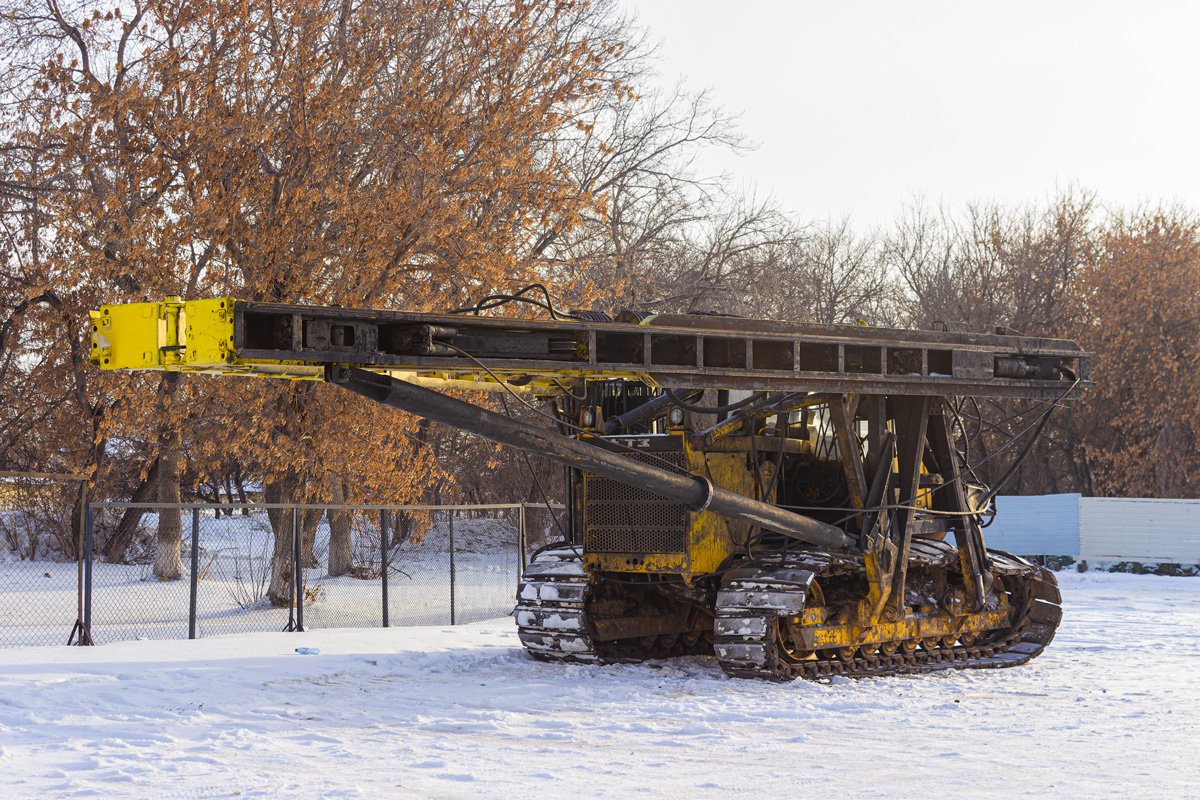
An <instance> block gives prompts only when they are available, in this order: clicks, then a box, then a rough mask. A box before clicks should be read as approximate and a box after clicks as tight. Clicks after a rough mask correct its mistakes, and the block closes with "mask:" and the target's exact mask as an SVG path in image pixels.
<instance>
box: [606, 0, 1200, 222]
mask: <svg viewBox="0 0 1200 800" xmlns="http://www.w3.org/2000/svg"><path fill="white" fill-rule="evenodd" d="M624 2H625V3H626V5H627V7H628V8H629V9H630V10H631V11H633V12H634V13H636V14H637V15H638V17H639V18H640V20H641V22H642V23H643V24H644V25H645V26H647V27H649V29H650V31H651V33H652V36H653V38H654V39H656V40H658V41H659V42H660V43H661V53H662V56H663V62H662V66H661V70H662V80H663V81H664V82H665V83H670V82H672V81H673V80H674V79H675V78H677V77H684V78H686V81H687V85H688V86H689V87H691V88H696V89H698V88H703V87H709V88H711V89H712V91H713V95H714V98H715V100H716V101H717V102H718V103H719V104H721V105H723V106H724V107H726V108H727V109H728V110H730V111H737V112H741V113H742V118H741V129H742V131H743V132H744V133H745V134H746V135H747V136H748V137H749V138H750V139H752V140H753V141H755V142H757V143H758V145H759V146H758V148H757V150H755V151H754V152H752V153H750V154H748V155H745V156H741V157H738V156H733V155H728V154H724V153H714V154H711V155H709V156H708V157H706V159H705V164H706V165H707V166H708V168H709V170H710V171H714V172H721V171H728V172H730V173H732V174H733V175H735V176H736V178H737V179H738V181H739V182H741V183H743V184H744V185H745V186H747V187H748V188H754V189H756V190H757V192H758V193H759V194H760V195H763V194H774V195H775V196H776V197H777V198H778V199H779V200H780V201H781V202H782V204H783V205H784V206H785V207H787V208H789V209H791V210H792V211H795V212H797V213H798V214H800V215H801V216H802V217H805V218H814V217H821V218H823V217H827V216H832V217H835V218H836V217H840V216H843V215H847V214H848V215H850V216H851V218H852V219H853V221H854V222H855V225H856V227H866V226H870V225H884V224H887V223H888V222H890V221H891V220H892V218H893V217H894V216H895V214H896V212H897V211H898V209H899V208H900V206H901V205H902V204H904V203H905V202H906V201H908V200H909V199H911V198H912V197H913V196H914V195H923V196H924V197H925V199H926V200H927V201H928V202H929V203H931V204H933V205H936V204H938V203H941V202H944V203H947V204H948V205H949V206H951V207H952V208H953V207H956V206H960V205H961V204H963V203H965V202H966V201H968V200H972V199H974V200H990V199H995V200H1000V201H1004V202H1013V203H1021V202H1029V201H1044V200H1045V199H1046V198H1048V197H1050V196H1051V195H1053V194H1054V193H1055V191H1056V187H1066V186H1069V185H1071V184H1073V183H1076V184H1080V185H1082V186H1085V187H1087V188H1090V189H1093V190H1095V191H1096V192H1098V194H1099V196H1100V199H1101V200H1102V201H1104V202H1107V203H1110V204H1116V205H1121V204H1133V203H1136V202H1138V201H1140V200H1151V201H1157V200H1166V201H1172V200H1179V201H1182V202H1184V203H1187V204H1188V205H1190V206H1191V207H1192V208H1194V209H1200V3H1195V2H1188V0H1177V2H1173V3H1172V2H1126V3H1116V2H1104V1H1103V0H1094V1H1093V2H1051V0H1045V1H1044V2H1036V3H1035V2H1003V3H1001V2H962V1H961V0H960V1H959V2H925V1H923V2H902V1H899V0H891V2H879V1H878V0H872V2H850V1H849V0H823V1H822V2H812V1H811V0H804V1H803V2H779V1H778V0H740V2H730V0H724V1H722V0H690V2H680V1H679V0H676V1H675V2H672V1H671V0H624Z"/></svg>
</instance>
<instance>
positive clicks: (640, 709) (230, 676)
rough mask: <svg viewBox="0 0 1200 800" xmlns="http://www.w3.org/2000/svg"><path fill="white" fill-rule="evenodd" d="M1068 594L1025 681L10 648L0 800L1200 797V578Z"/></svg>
mask: <svg viewBox="0 0 1200 800" xmlns="http://www.w3.org/2000/svg"><path fill="white" fill-rule="evenodd" d="M1060 581H1061V582H1062V584H1063V595H1064V604H1065V607H1066V608H1065V615H1064V621H1063V625H1062V627H1061V628H1060V629H1059V635H1058V637H1057V639H1056V640H1055V642H1054V644H1053V645H1052V646H1051V647H1050V648H1049V649H1048V650H1047V651H1046V653H1045V654H1044V655H1043V656H1042V657H1040V658H1038V659H1037V660H1035V661H1033V662H1031V664H1030V665H1028V666H1025V667H1020V668H1016V669H1009V670H999V671H979V672H944V673H937V674H934V675H927V676H921V677H889V678H874V679H867V680H858V681H853V680H847V679H835V680H834V681H832V682H831V683H811V682H804V681H797V682H795V683H790V684H783V685H772V684H765V683H758V682H753V681H747V680H730V679H727V678H725V677H724V676H723V675H722V674H721V672H720V671H719V669H718V668H717V667H716V666H715V664H713V663H712V662H711V661H710V660H708V659H704V658H687V659H679V660H672V661H666V662H655V663H649V664H642V665H619V666H605V667H597V666H565V665H556V664H541V663H537V662H534V661H532V660H530V659H529V658H528V657H527V656H526V655H525V654H524V653H523V652H522V650H521V649H520V646H519V644H518V642H517V638H516V634H515V631H514V628H513V625H512V622H511V620H509V619H498V620H493V621H488V622H482V623H476V624H472V625H466V626H460V627H454V628H450V627H424V628H394V629H390V630H380V629H371V630H365V629H364V630H349V629H340V630H322V631H317V632H311V633H303V634H286V633H265V634H263V633H259V634H238V635H230V636H222V637H214V638H209V639H205V640H202V641H196V642H188V641H135V642H121V643H115V644H108V645H102V646H99V647H95V648H66V647H42V648H14V649H7V650H0V797H4V798H56V797H76V796H89V797H104V798H110V797H111V798H147V797H172V798H174V797H206V798H207V797H271V798H277V797H288V798H293V797H300V798H341V797H381V798H382V797H422V798H475V797H485V798H493V797H494V798H518V797H519V798H593V797H629V796H642V797H672V798H693V797H695V798H709V797H711V798H727V797H729V798H732V797H759V798H782V797H889V798H914V797H936V796H950V795H954V796H958V797H987V798H1008V797H1039V798H1043V797H1063V798H1130V797H1136V798H1200V775H1198V773H1200V770H1197V763H1198V761H1200V759H1198V757H1197V752H1198V751H1200V579H1196V578H1168V577H1160V576H1151V575H1127V574H1107V573H1085V574H1078V573H1073V572H1064V573H1060ZM297 646H307V647H318V648H320V650H321V653H320V655H311V656H304V655H298V654H296V653H295V652H293V651H294V649H295V648H296V647H297Z"/></svg>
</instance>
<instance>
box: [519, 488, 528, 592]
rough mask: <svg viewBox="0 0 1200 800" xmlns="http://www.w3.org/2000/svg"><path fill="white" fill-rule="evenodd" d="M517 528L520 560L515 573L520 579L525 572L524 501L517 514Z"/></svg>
mask: <svg viewBox="0 0 1200 800" xmlns="http://www.w3.org/2000/svg"><path fill="white" fill-rule="evenodd" d="M517 528H518V530H517V547H518V548H519V549H520V551H521V562H520V563H521V572H520V573H519V574H518V575H517V578H518V579H520V577H521V575H524V574H525V566H526V565H525V550H526V549H527V548H526V538H525V504H524V503H521V512H520V514H519V516H518V520H517Z"/></svg>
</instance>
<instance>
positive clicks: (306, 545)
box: [300, 508, 325, 568]
mask: <svg viewBox="0 0 1200 800" xmlns="http://www.w3.org/2000/svg"><path fill="white" fill-rule="evenodd" d="M323 516H325V514H324V512H322V511H321V509H319V508H306V509H304V512H303V513H302V514H301V515H300V533H301V541H300V563H301V564H303V565H304V567H305V568H310V567H319V566H321V562H320V561H319V560H317V553H316V549H315V548H316V544H317V526H318V525H319V524H320V523H321V517H323Z"/></svg>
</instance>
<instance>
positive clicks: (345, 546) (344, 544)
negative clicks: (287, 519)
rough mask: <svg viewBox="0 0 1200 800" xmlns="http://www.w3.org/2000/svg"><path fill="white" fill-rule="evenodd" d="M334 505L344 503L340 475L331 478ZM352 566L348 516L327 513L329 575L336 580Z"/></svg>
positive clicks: (340, 512) (345, 514)
mask: <svg viewBox="0 0 1200 800" xmlns="http://www.w3.org/2000/svg"><path fill="white" fill-rule="evenodd" d="M329 499H330V500H331V501H332V502H333V504H334V505H337V506H340V505H343V504H344V503H345V502H346V492H345V490H344V489H343V488H342V478H341V476H340V475H334V476H333V491H332V492H331V493H330V498H329ZM353 564H354V553H353V550H352V548H351V546H350V514H349V512H347V511H333V510H330V512H329V575H330V577H333V578H336V577H338V576H339V575H345V574H346V573H347V572H349V571H350V567H351V566H353Z"/></svg>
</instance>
